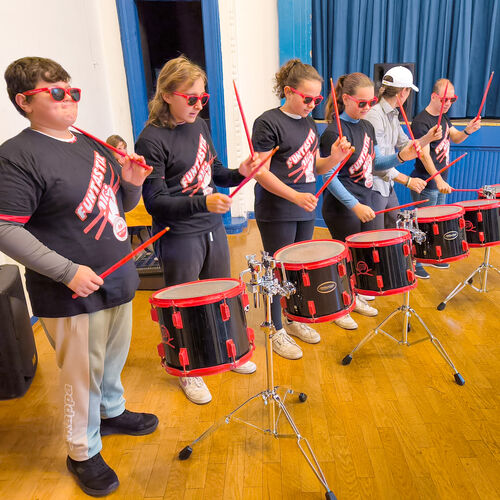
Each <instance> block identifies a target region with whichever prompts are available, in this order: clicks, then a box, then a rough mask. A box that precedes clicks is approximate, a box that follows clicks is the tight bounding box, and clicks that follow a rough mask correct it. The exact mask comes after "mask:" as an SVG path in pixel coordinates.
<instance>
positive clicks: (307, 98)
mask: <svg viewBox="0 0 500 500" xmlns="http://www.w3.org/2000/svg"><path fill="white" fill-rule="evenodd" d="M287 87H288V88H289V89H290V90H291V91H292V92H293V93H294V94H297V95H300V97H302V99H303V102H304V104H311V103H312V102H314V105H315V106H317V105H318V104H319V103H320V102H321V101H322V100H323V96H322V95H317V96H313V95H307V94H303V93H302V92H299V91H298V90H296V89H294V88H293V87H290V86H289V85H287Z"/></svg>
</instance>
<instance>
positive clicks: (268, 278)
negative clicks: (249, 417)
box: [179, 252, 336, 500]
mask: <svg viewBox="0 0 500 500" xmlns="http://www.w3.org/2000/svg"><path fill="white" fill-rule="evenodd" d="M247 261H248V266H249V268H248V269H247V270H245V271H243V272H242V273H241V274H240V277H241V276H243V275H244V274H245V273H247V272H250V273H251V275H252V279H251V280H250V282H249V283H247V288H248V289H249V291H251V292H252V293H253V294H254V305H255V306H256V307H258V305H259V298H260V297H259V295H258V294H260V295H262V296H263V297H264V299H265V309H266V310H265V321H264V323H262V324H261V328H262V330H263V332H264V333H265V335H266V368H267V388H266V389H265V390H264V391H261V392H259V393H258V394H255V395H254V396H252V397H251V398H249V399H247V400H246V401H245V402H244V403H242V404H241V405H239V406H238V407H237V408H235V409H234V410H233V411H231V412H230V413H228V414H227V415H225V416H224V417H222V418H221V419H219V420H218V421H217V422H215V423H214V424H213V425H212V426H211V427H209V428H208V429H207V430H206V431H205V432H204V433H203V434H201V435H200V436H199V437H198V438H196V439H195V440H194V441H193V442H192V443H191V444H189V445H188V446H186V447H185V448H183V449H182V450H181V451H180V452H179V459H180V460H187V459H188V458H189V457H190V456H191V453H192V452H193V446H194V445H195V444H196V443H198V442H200V441H202V440H203V439H205V438H206V437H208V436H209V435H210V434H212V433H213V432H214V431H216V430H217V429H218V428H219V427H221V426H222V425H223V424H229V423H230V422H231V421H235V422H238V423H241V424H245V425H248V426H250V427H253V428H254V429H257V430H259V431H261V432H263V433H264V434H268V435H271V436H273V437H275V438H292V439H296V440H297V446H298V447H299V449H300V451H301V452H302V454H303V455H304V458H305V459H306V461H307V463H308V464H309V466H310V467H311V469H312V471H313V472H314V474H315V475H316V477H317V478H318V480H319V482H320V483H321V484H322V485H323V487H324V488H325V490H326V493H325V497H326V499H327V500H335V499H336V497H335V495H334V493H333V491H331V490H330V488H329V486H328V483H327V482H326V478H325V476H324V474H323V471H322V470H321V467H320V465H319V463H318V460H317V459H316V456H315V455H314V452H313V450H312V448H311V445H310V444H309V441H308V440H307V439H306V438H305V437H304V436H302V435H301V434H300V432H299V429H298V428H297V426H296V425H295V422H294V421H293V418H292V416H291V415H290V413H289V412H288V410H287V408H286V406H285V399H286V397H287V396H288V395H289V394H290V395H291V394H294V393H295V392H294V391H293V390H292V389H289V388H280V387H279V386H275V385H274V376H273V346H272V338H273V335H274V333H275V332H276V328H275V326H274V324H273V322H272V318H271V303H272V298H273V296H276V295H285V296H290V295H291V294H292V293H295V288H294V286H293V285H292V284H291V283H290V282H288V281H284V282H282V283H278V280H277V279H276V278H274V271H273V270H274V268H275V267H276V261H275V260H274V259H273V258H272V257H270V256H269V254H268V253H267V252H262V262H258V261H256V260H255V255H249V256H247ZM262 269H264V273H263V275H262V276H259V273H260V271H261V270H262ZM280 389H281V390H282V391H284V392H283V397H281V396H280V394H279V390H280ZM298 396H299V400H300V401H301V402H304V401H305V400H306V399H307V395H306V394H304V393H302V392H301V393H299V395H298ZM256 399H260V400H262V401H263V403H264V405H266V406H267V407H268V410H269V427H268V428H261V427H259V426H257V425H254V424H252V423H251V422H247V421H245V420H242V419H240V418H238V417H236V416H235V414H236V413H237V412H238V411H239V410H240V409H241V408H243V407H244V406H246V405H247V404H249V403H250V402H252V401H254V400H256ZM282 414H283V415H284V417H285V418H286V420H287V421H288V423H289V425H290V427H291V428H292V433H291V434H281V433H280V432H279V430H278V424H279V419H280V417H281V415H282ZM302 443H304V444H305V447H304V446H303V444H302Z"/></svg>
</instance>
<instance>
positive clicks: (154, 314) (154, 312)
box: [151, 307, 158, 323]
mask: <svg viewBox="0 0 500 500" xmlns="http://www.w3.org/2000/svg"><path fill="white" fill-rule="evenodd" d="M151 319H152V320H153V321H154V322H155V323H158V311H157V310H156V307H152V308H151Z"/></svg>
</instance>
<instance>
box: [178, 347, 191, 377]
mask: <svg viewBox="0 0 500 500" xmlns="http://www.w3.org/2000/svg"><path fill="white" fill-rule="evenodd" d="M179 363H180V364H181V366H182V368H183V369H184V371H186V366H187V365H189V356H188V352H187V349H186V348H185V347H181V348H180V349H179Z"/></svg>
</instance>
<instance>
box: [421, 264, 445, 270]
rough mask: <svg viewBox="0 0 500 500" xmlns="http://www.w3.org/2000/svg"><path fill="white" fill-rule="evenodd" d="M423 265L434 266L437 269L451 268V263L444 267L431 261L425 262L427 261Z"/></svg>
mask: <svg viewBox="0 0 500 500" xmlns="http://www.w3.org/2000/svg"><path fill="white" fill-rule="evenodd" d="M422 265H423V266H424V267H434V268H435V269H449V268H450V265H449V264H448V266H447V267H443V266H436V264H431V263H430V262H425V263H422Z"/></svg>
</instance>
